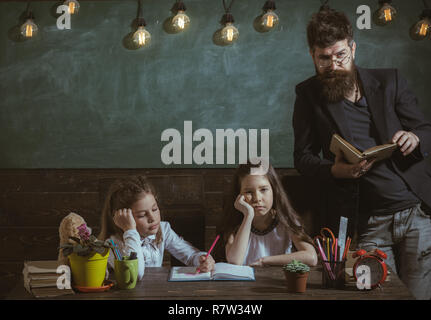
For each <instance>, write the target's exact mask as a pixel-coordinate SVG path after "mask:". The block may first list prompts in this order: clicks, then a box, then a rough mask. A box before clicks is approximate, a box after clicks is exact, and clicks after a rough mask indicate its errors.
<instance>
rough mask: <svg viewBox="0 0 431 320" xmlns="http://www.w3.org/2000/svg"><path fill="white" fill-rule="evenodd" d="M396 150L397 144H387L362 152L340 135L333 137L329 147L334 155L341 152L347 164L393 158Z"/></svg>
mask: <svg viewBox="0 0 431 320" xmlns="http://www.w3.org/2000/svg"><path fill="white" fill-rule="evenodd" d="M396 149H397V144H396V143H387V144H382V145H379V146H375V147H372V148H369V149H367V150H365V151H363V152H361V151H359V150H358V149H356V148H355V147H354V146H352V145H351V144H350V143H348V142H347V141H346V140H344V139H343V138H341V137H340V136H339V135H338V134H334V135H333V136H332V139H331V145H330V146H329V150H331V152H332V153H333V154H335V155H336V154H337V153H338V152H341V153H342V154H343V157H344V159H346V160H347V162H349V163H351V164H356V163H359V162H361V161H362V160H368V159H376V161H380V160H383V159H387V158H390V157H391V156H392V153H393V152H394V151H395V150H396Z"/></svg>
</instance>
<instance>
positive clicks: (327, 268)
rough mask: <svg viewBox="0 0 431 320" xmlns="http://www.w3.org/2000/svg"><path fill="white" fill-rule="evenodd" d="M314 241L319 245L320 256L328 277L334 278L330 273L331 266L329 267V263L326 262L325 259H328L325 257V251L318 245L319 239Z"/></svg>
mask: <svg viewBox="0 0 431 320" xmlns="http://www.w3.org/2000/svg"><path fill="white" fill-rule="evenodd" d="M316 242H317V245H318V247H319V251H320V256H321V257H322V260H323V264H324V265H325V267H326V270H328V274H329V277H330V278H331V279H332V280H335V275H334V274H333V273H332V270H331V267H330V265H329V263H328V262H327V261H328V259H326V257H325V253H324V252H323V248H322V246H321V245H320V241H319V239H316ZM325 261H326V262H325Z"/></svg>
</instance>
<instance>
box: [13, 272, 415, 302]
mask: <svg viewBox="0 0 431 320" xmlns="http://www.w3.org/2000/svg"><path fill="white" fill-rule="evenodd" d="M254 269H255V277H256V281H193V282H169V281H168V275H169V270H170V268H169V267H160V268H150V267H149V268H146V269H145V275H144V278H143V279H142V281H139V282H138V283H137V285H136V287H135V288H134V289H132V290H119V289H117V288H115V287H113V288H111V289H110V290H109V291H106V292H100V293H79V292H77V293H76V294H74V295H64V296H59V297H56V298H55V299H79V300H86V299H119V300H126V299H127V300H130V299H145V300H298V299H299V300H327V299H330V300H346V299H347V300H379V299H389V300H405V299H414V298H413V296H412V295H411V294H410V292H409V291H408V289H407V287H406V286H405V285H404V284H403V283H402V282H401V280H400V279H399V278H398V277H397V275H396V274H394V273H392V274H391V275H390V276H388V279H387V281H385V283H384V284H383V286H382V288H377V289H375V290H371V291H360V290H358V289H357V288H356V285H355V283H354V282H349V283H347V284H346V287H345V288H344V289H343V290H339V289H323V288H322V272H321V270H322V269H321V267H315V268H311V272H310V275H309V278H308V283H307V291H306V292H305V293H289V292H287V288H286V280H285V278H284V273H283V271H282V269H281V267H265V268H254ZM6 298H7V299H32V298H34V297H33V296H32V295H30V294H29V293H28V292H27V291H26V290H25V288H24V286H23V285H22V281H21V282H19V283H18V284H17V286H16V287H15V288H14V289H13V290H12V291H11V292H10V294H9V295H8V296H7V297H6Z"/></svg>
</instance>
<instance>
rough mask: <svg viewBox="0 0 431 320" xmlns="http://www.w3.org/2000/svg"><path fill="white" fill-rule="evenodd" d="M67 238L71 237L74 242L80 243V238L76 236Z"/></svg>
mask: <svg viewBox="0 0 431 320" xmlns="http://www.w3.org/2000/svg"><path fill="white" fill-rule="evenodd" d="M69 239H72V240H73V241H75V242H76V243H81V239H79V238H77V237H69Z"/></svg>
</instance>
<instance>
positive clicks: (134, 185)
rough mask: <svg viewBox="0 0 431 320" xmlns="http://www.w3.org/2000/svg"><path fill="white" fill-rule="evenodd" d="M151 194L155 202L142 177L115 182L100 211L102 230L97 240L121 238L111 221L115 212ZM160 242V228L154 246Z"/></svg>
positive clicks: (120, 231)
mask: <svg viewBox="0 0 431 320" xmlns="http://www.w3.org/2000/svg"><path fill="white" fill-rule="evenodd" d="M147 194H152V195H153V196H154V198H155V199H156V201H157V194H156V191H155V189H154V187H153V185H152V184H151V183H150V182H149V181H148V179H147V178H146V177H144V176H132V177H127V178H123V179H118V180H116V181H115V182H114V183H113V184H112V185H111V186H110V188H109V191H108V195H107V197H106V199H105V203H104V205H103V210H102V228H101V231H100V234H99V239H101V240H106V239H108V238H109V237H110V236H112V235H117V236H120V238H121V239H122V238H123V230H121V229H120V228H119V227H118V226H117V225H116V224H115V223H114V220H113V217H114V213H115V211H117V210H119V209H124V208H130V207H132V205H133V204H134V203H135V202H136V201H138V200H140V199H142V198H143V197H144V196H145V195H147ZM161 241H162V231H161V228H159V230H158V231H157V234H156V244H159V243H160V242H161Z"/></svg>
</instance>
